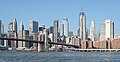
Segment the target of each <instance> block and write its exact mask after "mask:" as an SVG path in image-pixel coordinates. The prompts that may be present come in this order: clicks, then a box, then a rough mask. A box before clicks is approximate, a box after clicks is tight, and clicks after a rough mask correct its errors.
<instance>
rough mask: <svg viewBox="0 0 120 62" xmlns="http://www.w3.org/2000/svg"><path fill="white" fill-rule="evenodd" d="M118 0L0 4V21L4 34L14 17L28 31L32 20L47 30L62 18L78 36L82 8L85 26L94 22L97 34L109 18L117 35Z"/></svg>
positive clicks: (37, 1) (119, 31)
mask: <svg viewBox="0 0 120 62" xmlns="http://www.w3.org/2000/svg"><path fill="white" fill-rule="evenodd" d="M113 2H114V3H113ZM118 2H119V0H116V1H114V0H111V1H109V2H108V0H106V1H104V0H99V1H95V0H91V1H88V0H79V1H73V0H71V1H67V0H66V1H64V0H61V1H55V0H51V1H47V0H44V1H43V0H40V1H39V0H35V1H28V0H26V1H23V0H21V1H20V0H19V1H15V0H11V1H7V0H4V1H1V2H0V8H1V11H0V19H1V20H2V23H3V24H4V27H5V32H7V31H8V24H9V23H10V22H11V21H13V19H14V18H16V20H17V23H18V27H19V26H20V22H23V24H24V26H25V29H29V27H28V26H29V24H28V23H29V21H30V20H31V19H33V20H35V21H37V22H38V23H39V24H38V26H41V25H42V24H45V26H46V27H47V28H48V27H49V26H52V25H53V21H54V20H59V22H60V21H62V18H63V17H67V18H68V22H69V31H73V32H74V34H77V29H78V27H79V23H78V22H79V13H80V12H81V8H83V10H82V11H83V12H84V13H85V14H86V27H87V28H88V29H89V30H90V24H91V21H92V20H94V21H95V27H96V28H95V30H96V31H97V32H99V29H100V21H105V20H106V19H108V18H109V19H112V21H113V22H114V23H115V30H114V31H115V34H120V29H119V27H117V26H118V25H119V23H120V21H119V20H120V18H119V16H120V15H119V11H120V9H119V8H118V6H119V3H118Z"/></svg>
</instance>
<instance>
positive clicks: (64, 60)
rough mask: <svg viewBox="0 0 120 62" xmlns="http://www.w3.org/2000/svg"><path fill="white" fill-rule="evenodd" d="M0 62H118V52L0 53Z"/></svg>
mask: <svg viewBox="0 0 120 62" xmlns="http://www.w3.org/2000/svg"><path fill="white" fill-rule="evenodd" d="M0 62H120V52H0Z"/></svg>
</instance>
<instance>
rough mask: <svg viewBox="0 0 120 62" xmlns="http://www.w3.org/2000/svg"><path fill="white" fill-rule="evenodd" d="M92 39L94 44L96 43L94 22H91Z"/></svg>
mask: <svg viewBox="0 0 120 62" xmlns="http://www.w3.org/2000/svg"><path fill="white" fill-rule="evenodd" d="M90 38H91V40H92V41H93V42H94V41H95V22H94V20H92V21H91V26H90Z"/></svg>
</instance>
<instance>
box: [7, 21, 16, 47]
mask: <svg viewBox="0 0 120 62" xmlns="http://www.w3.org/2000/svg"><path fill="white" fill-rule="evenodd" d="M8 33H9V35H8V37H10V38H17V21H16V19H14V20H13V22H10V23H9V25H8ZM8 45H9V46H10V47H12V48H13V47H17V46H18V43H17V41H13V40H10V41H8Z"/></svg>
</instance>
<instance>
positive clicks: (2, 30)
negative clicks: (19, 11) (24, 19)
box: [0, 20, 4, 33]
mask: <svg viewBox="0 0 120 62" xmlns="http://www.w3.org/2000/svg"><path fill="white" fill-rule="evenodd" d="M0 33H4V25H3V24H2V20H0Z"/></svg>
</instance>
